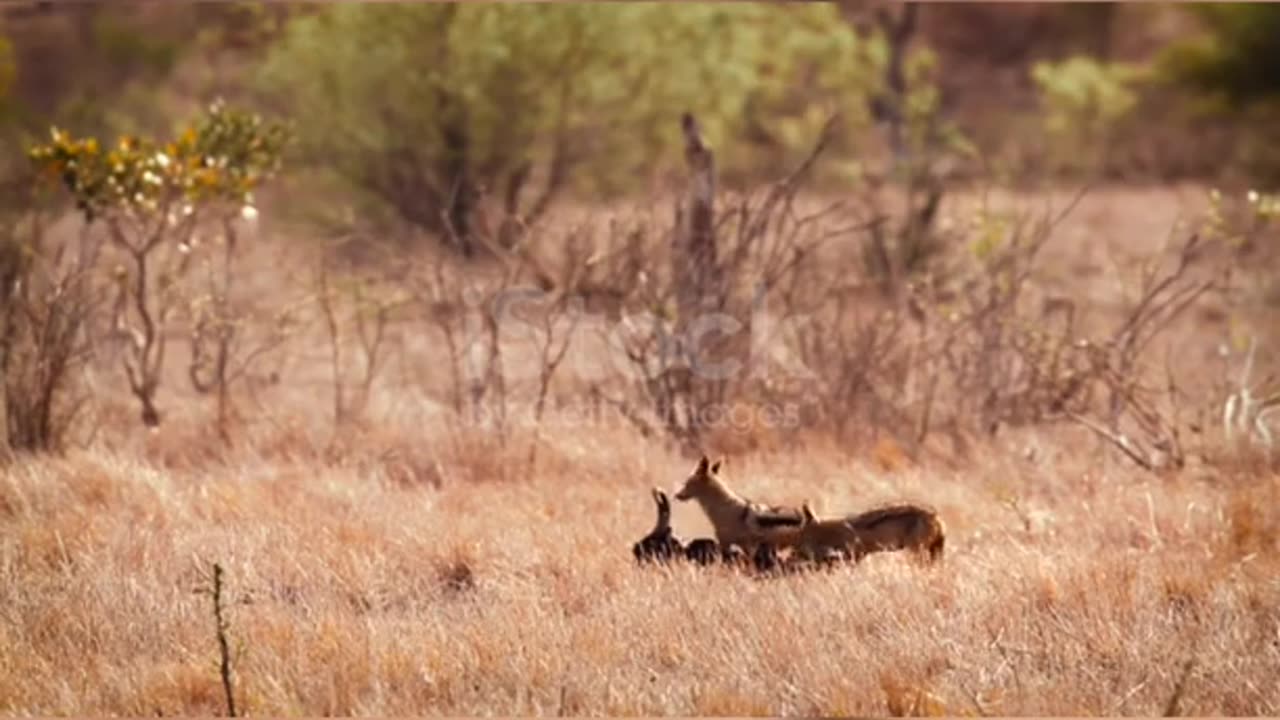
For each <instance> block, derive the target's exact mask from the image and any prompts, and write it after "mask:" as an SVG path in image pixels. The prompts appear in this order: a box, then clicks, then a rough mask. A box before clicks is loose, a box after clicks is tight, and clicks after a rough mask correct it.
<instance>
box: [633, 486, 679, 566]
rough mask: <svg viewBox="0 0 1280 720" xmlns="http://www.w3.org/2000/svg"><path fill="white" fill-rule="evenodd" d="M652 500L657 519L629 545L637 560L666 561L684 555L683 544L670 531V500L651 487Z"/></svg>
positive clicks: (664, 494)
mask: <svg viewBox="0 0 1280 720" xmlns="http://www.w3.org/2000/svg"><path fill="white" fill-rule="evenodd" d="M653 502H654V503H655V504H656V505H657V506H658V519H657V520H656V521H655V522H654V524H653V530H651V531H650V532H649V534H648V535H645V536H644V537H643V538H641V539H640V541H639V542H637V543H636V544H635V545H632V546H631V554H632V555H634V556H635V558H636V561H637V562H641V563H643V562H649V561H658V562H667V561H669V560H672V559H674V558H679V557H683V556H684V544H683V543H681V542H680V538H678V537H676V536H675V533H673V532H672V531H671V500H670V499H669V498H668V497H667V494H666V493H664V492H662V491H661V490H659V489H657V488H654V489H653Z"/></svg>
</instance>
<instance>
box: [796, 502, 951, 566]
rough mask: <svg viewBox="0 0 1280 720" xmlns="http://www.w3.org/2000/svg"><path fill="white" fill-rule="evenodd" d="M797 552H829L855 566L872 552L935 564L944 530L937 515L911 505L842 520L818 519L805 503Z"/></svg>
mask: <svg viewBox="0 0 1280 720" xmlns="http://www.w3.org/2000/svg"><path fill="white" fill-rule="evenodd" d="M801 513H802V514H803V516H804V524H803V525H802V526H801V528H800V539H799V540H798V542H797V550H798V551H799V552H800V553H801V554H803V555H805V556H807V557H811V558H816V557H822V556H824V555H825V554H827V553H830V552H831V551H835V552H838V553H840V554H841V555H843V556H844V557H846V558H849V559H852V560H853V561H854V562H858V561H859V560H861V559H862V558H863V557H864V556H866V555H868V554H870V553H873V552H882V551H890V550H911V551H913V552H914V553H915V554H916V556H917V557H919V558H922V559H925V558H926V556H927V559H928V561H929V562H936V561H937V560H938V559H940V558H941V557H942V551H943V546H944V545H945V544H946V530H945V527H944V526H943V524H942V520H941V519H940V518H939V517H938V514H937V513H936V512H934V511H933V510H930V509H928V508H924V507H920V506H918V505H911V504H905V503H904V504H898V505H888V506H885V507H881V508H876V509H874V510H868V511H867V512H864V513H858V514H854V515H846V516H843V517H831V518H818V517H816V516H815V515H814V513H813V509H812V508H810V507H809V504H808V503H805V504H804V505H803V506H802V507H801Z"/></svg>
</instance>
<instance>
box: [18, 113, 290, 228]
mask: <svg viewBox="0 0 1280 720" xmlns="http://www.w3.org/2000/svg"><path fill="white" fill-rule="evenodd" d="M286 137H287V132H286V130H285V128H284V127H283V126H282V125H279V124H275V123H266V122H264V121H263V120H262V119H261V118H260V117H259V116H257V115H252V114H248V113H244V112H241V111H238V110H232V109H227V108H226V107H224V106H223V105H222V104H221V103H214V104H213V105H211V106H210V107H209V109H208V112H207V113H206V114H205V115H204V116H203V117H201V118H200V119H199V120H198V121H197V122H196V123H194V124H192V125H190V126H189V127H188V128H187V129H185V130H184V131H183V132H182V133H180V134H179V135H178V136H177V137H176V138H174V139H173V140H171V141H169V142H166V143H158V142H155V141H153V140H149V139H146V138H136V137H129V136H125V137H122V138H120V139H119V141H117V143H116V145H115V146H114V147H113V148H110V149H106V148H103V147H102V146H101V145H100V144H99V142H98V140H97V139H96V138H79V139H77V138H73V137H72V136H71V135H70V134H69V133H67V132H66V131H64V130H60V129H58V128H54V129H53V130H52V131H51V140H50V142H48V143H45V144H40V145H36V146H34V147H32V148H31V149H30V151H29V157H30V158H31V161H32V162H33V163H34V165H35V166H36V168H37V170H38V171H40V172H41V173H43V174H45V176H46V177H51V178H56V179H58V180H60V181H61V183H62V184H63V186H64V187H65V188H66V189H67V190H68V191H69V192H70V193H71V195H72V197H73V198H74V199H75V202H76V207H77V208H78V209H80V210H81V212H83V213H84V215H85V218H86V219H87V220H90V221H91V220H93V219H94V218H95V217H96V216H98V215H101V214H103V213H104V212H112V211H116V210H123V211H125V212H127V213H129V214H154V213H157V212H165V213H167V212H170V211H171V210H173V209H174V206H175V205H176V204H177V202H179V201H183V202H185V203H186V206H187V207H190V206H192V205H196V204H205V203H208V202H211V201H228V202H232V203H235V204H237V205H246V204H251V203H252V201H253V190H254V188H255V187H257V186H258V185H259V184H260V183H262V182H263V181H264V180H266V179H268V178H270V177H271V176H272V175H274V174H275V173H276V172H277V171H278V170H279V167H280V158H281V153H282V151H283V148H284V143H285V140H286Z"/></svg>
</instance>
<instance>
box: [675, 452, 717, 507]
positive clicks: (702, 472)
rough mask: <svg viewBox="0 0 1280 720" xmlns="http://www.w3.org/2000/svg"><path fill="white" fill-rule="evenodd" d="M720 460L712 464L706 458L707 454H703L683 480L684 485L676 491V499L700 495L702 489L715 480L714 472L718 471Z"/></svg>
mask: <svg viewBox="0 0 1280 720" xmlns="http://www.w3.org/2000/svg"><path fill="white" fill-rule="evenodd" d="M721 462H722V461H721V460H717V461H715V463H714V464H712V463H711V461H710V460H708V459H707V456H706V455H703V456H702V459H701V460H699V461H698V467H696V468H694V470H693V474H692V475H690V476H689V477H688V478H687V479H686V480H685V481H684V486H683V487H681V488H680V492H677V493H676V499H677V500H679V501H681V502H684V501H685V500H690V499H692V498H696V497H698V496H699V495H701V494H702V493H703V491H704V489H705V488H706V487H707V486H708V485H710V484H711V483H712V482H713V481H714V480H715V477H716V474H717V473H719V472H720V463H721Z"/></svg>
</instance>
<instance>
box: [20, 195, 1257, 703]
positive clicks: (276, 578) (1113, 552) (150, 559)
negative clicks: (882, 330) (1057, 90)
mask: <svg viewBox="0 0 1280 720" xmlns="http://www.w3.org/2000/svg"><path fill="white" fill-rule="evenodd" d="M1141 199H1142V198H1141V197H1137V198H1135V197H1133V196H1132V195H1131V194H1126V195H1123V196H1122V197H1120V198H1119V199H1115V198H1113V199H1112V200H1113V201H1112V202H1111V204H1109V205H1108V204H1105V203H1104V204H1103V205H1102V206H1100V207H1099V206H1093V209H1090V206H1085V208H1084V212H1085V220H1084V225H1083V226H1079V227H1071V226H1068V227H1066V228H1064V230H1063V232H1064V234H1065V235H1066V237H1067V239H1068V241H1069V242H1068V243H1066V244H1065V245H1064V244H1058V245H1056V246H1055V247H1054V252H1055V253H1059V254H1056V255H1052V256H1051V258H1052V261H1051V262H1049V263H1047V265H1046V267H1045V273H1046V274H1047V275H1048V276H1047V277H1042V278H1039V279H1038V282H1041V283H1043V284H1044V285H1047V286H1054V287H1057V288H1060V289H1061V291H1062V292H1066V293H1070V294H1071V295H1072V296H1073V297H1076V298H1078V299H1079V302H1081V304H1082V305H1083V306H1086V307H1085V311H1087V312H1089V313H1091V314H1092V315H1094V316H1098V317H1102V318H1103V319H1106V317H1107V313H1112V312H1115V311H1116V310H1115V308H1116V307H1122V306H1123V305H1124V301H1123V298H1124V297H1125V296H1126V293H1127V292H1128V291H1127V290H1126V288H1125V287H1124V284H1123V282H1122V280H1121V279H1120V275H1119V274H1117V273H1112V272H1111V271H1110V270H1108V269H1107V268H1109V267H1110V263H1111V261H1112V260H1114V259H1115V258H1114V256H1115V254H1117V253H1119V252H1120V250H1119V249H1121V248H1123V249H1125V251H1126V252H1127V251H1132V250H1133V245H1132V244H1133V242H1137V241H1136V240H1134V238H1137V239H1138V240H1141V241H1144V242H1145V241H1147V240H1146V239H1147V238H1149V237H1150V233H1147V232H1146V231H1145V230H1144V228H1145V227H1146V226H1147V225H1148V224H1154V221H1151V220H1150V219H1149V218H1147V217H1146V215H1144V214H1143V213H1135V212H1134V211H1133V208H1134V207H1138V206H1141V207H1145V208H1151V207H1152V205H1151V204H1150V203H1146V204H1143V203H1140V202H1138V201H1139V200H1141ZM1149 199H1150V198H1149V197H1148V200H1149ZM1170 206H1171V207H1174V208H1175V209H1176V207H1178V205H1177V204H1176V203H1172V202H1170ZM1090 212H1092V213H1094V215H1089V213H1090ZM1117 217H1119V219H1121V220H1124V221H1125V222H1127V223H1128V225H1125V224H1123V223H1116V222H1112V221H1113V220H1116V219H1117ZM1091 227H1092V228H1094V229H1095V230H1098V232H1090V228H1091ZM1131 231H1132V232H1131ZM1108 232H1109V233H1113V236H1112V237H1107V236H1106V233H1108ZM1077 239H1079V242H1080V243H1082V244H1080V245H1074V246H1073V245H1072V244H1071V243H1072V242H1076V240H1077ZM1086 240H1087V241H1088V242H1087V243H1086V242H1085V241H1086ZM1095 243H1096V244H1097V245H1098V246H1101V247H1102V248H1104V249H1101V250H1100V249H1096V248H1095V247H1093V245H1092V244H1095ZM302 262H303V261H299V260H297V258H289V257H282V256H273V257H266V256H262V257H257V258H254V259H252V260H251V261H250V262H249V266H250V268H251V271H250V273H249V274H248V275H247V276H246V277H245V278H244V281H245V282H244V283H243V286H244V287H246V288H249V289H251V292H254V293H256V294H258V295H259V296H260V297H261V298H262V299H264V300H265V301H267V302H268V304H269V303H270V302H271V301H272V300H273V299H281V302H282V303H283V302H284V300H283V298H284V297H285V296H291V295H292V294H296V293H298V292H302V290H305V288H303V289H302V290H299V289H298V288H286V287H284V285H285V280H287V279H288V278H291V277H292V278H297V277H303V276H305V275H306V273H305V272H304V271H303V270H305V268H306V267H307V266H306V265H305V264H300V263H302ZM300 268H301V269H300ZM273 293H278V296H279V298H277V296H276V295H275V294H273ZM1198 322H1199V324H1198V325H1194V324H1193V326H1192V327H1188V328H1182V329H1180V330H1178V331H1177V332H1178V333H1181V334H1177V335H1173V337H1172V339H1171V340H1170V342H1171V343H1174V344H1181V347H1182V352H1181V353H1180V355H1179V358H1178V359H1180V360H1181V361H1183V362H1184V363H1185V364H1191V365H1195V366H1197V367H1198V368H1199V370H1200V371H1201V372H1202V373H1203V374H1204V376H1205V377H1209V376H1212V375H1213V373H1214V372H1215V370H1214V368H1213V367H1211V366H1210V365H1209V364H1208V363H1209V361H1208V360H1206V359H1205V358H1209V357H1212V356H1213V354H1214V350H1213V348H1212V347H1211V346H1210V345H1209V341H1208V339H1209V338H1213V337H1216V336H1217V334H1218V333H1219V330H1220V327H1219V325H1221V323H1222V321H1221V319H1220V318H1219V319H1202V320H1201V321H1198ZM1213 323H1218V325H1214V324H1213ZM425 326H426V325H425V324H423V323H420V324H418V325H409V326H407V329H403V330H401V331H398V332H397V333H394V334H393V336H392V337H391V338H390V339H389V340H388V343H389V347H390V348H391V349H390V350H388V353H389V354H390V355H391V356H393V359H390V360H388V362H387V364H386V365H385V366H384V368H383V370H382V372H381V375H379V377H378V379H377V381H376V382H375V383H373V384H371V386H370V392H369V397H368V399H367V403H366V404H365V407H364V410H365V412H364V413H363V415H362V417H360V418H355V419H350V420H347V421H344V423H343V424H341V425H339V426H337V427H336V428H335V426H334V422H333V415H334V411H333V403H332V397H331V390H332V386H333V379H332V372H331V370H332V368H331V367H330V366H329V364H328V362H329V361H328V357H329V347H328V346H327V345H326V344H325V342H324V340H323V338H324V335H323V332H322V329H320V328H319V327H318V326H316V325H312V326H307V327H306V328H304V329H303V330H302V331H300V335H299V336H298V337H296V338H295V339H294V340H293V341H292V344H290V345H289V346H287V347H286V348H285V349H283V350H281V351H280V352H279V353H277V354H275V355H273V356H272V357H271V358H270V360H269V361H264V363H263V368H262V371H261V372H262V375H263V376H267V375H272V376H274V377H275V378H277V379H276V380H272V381H267V380H264V379H261V378H255V380H254V382H255V383H257V384H255V385H252V387H251V389H249V390H247V391H246V392H245V393H244V395H243V396H242V397H239V398H238V400H237V406H238V410H239V412H238V414H237V416H236V417H237V420H236V425H235V427H234V428H233V432H232V433H231V434H230V436H231V441H230V442H229V443H227V442H224V441H223V440H222V439H220V438H219V437H217V434H216V433H214V432H212V431H211V430H210V426H211V423H212V418H213V408H212V407H211V405H210V403H209V401H208V400H207V399H206V398H202V397H201V396H199V395H197V394H195V393H194V392H192V391H190V390H187V389H184V386H183V372H184V370H185V363H184V360H185V358H183V356H182V355H181V352H180V347H179V346H175V348H177V349H175V355H174V356H173V357H172V358H171V368H172V370H171V372H172V377H171V378H169V379H168V380H167V381H166V384H165V386H164V402H165V405H166V408H167V409H168V411H167V413H166V421H165V424H164V425H163V426H162V427H160V428H159V429H157V430H155V431H154V432H142V431H140V429H139V428H138V427H137V415H136V411H135V409H134V408H133V406H132V405H131V404H130V398H129V397H128V395H127V390H122V389H121V388H120V386H119V378H118V377H117V375H116V374H115V373H116V372H117V368H116V367H115V366H114V365H107V366H105V367H104V368H94V369H91V371H90V373H89V376H88V381H89V385H90V386H91V387H92V388H93V389H94V392H95V397H94V399H93V410H92V413H90V414H91V416H92V417H93V419H94V421H95V422H96V423H97V424H98V426H99V432H98V433H96V434H95V435H93V436H91V437H93V440H92V441H91V442H90V443H89V444H88V446H87V447H85V448H82V449H79V450H75V451H73V452H71V453H70V454H68V455H66V456H65V457H62V458H53V457H23V458H18V459H16V460H15V461H13V462H12V463H10V464H8V465H6V466H5V467H4V469H3V471H0V712H3V713H5V714H11V715H27V714H48V715H61V714H133V715H143V714H148V715H149V714H220V713H222V712H224V711H225V705H224V699H223V695H222V686H221V679H220V677H219V668H218V661H219V651H218V643H217V638H216V627H215V620H214V617H213V612H212V605H211V603H210V600H209V598H208V596H207V594H206V593H205V589H206V588H207V585H208V583H209V577H208V575H209V572H210V571H211V568H212V565H213V563H215V562H217V563H219V564H221V565H222V567H223V568H224V569H225V571H226V576H225V578H224V579H225V583H226V588H225V597H224V601H226V602H227V608H228V620H229V639H230V641H231V651H232V652H231V655H232V669H233V672H234V677H233V681H234V687H235V693H236V704H237V707H238V708H239V709H242V710H243V711H245V712H247V713H249V714H255V715H262V714H311V715H318V714H393V713H394V714H426V713H431V714H450V715H477V714H596V715H622V714H632V715H637V714H644V715H750V714H787V715H792V714H803V715H870V714H939V713H947V714H984V715H985V714H1020V715H1032V714H1057V715H1068V714H1141V715H1151V714H1157V713H1165V712H1177V713H1183V714H1200V715H1217V714H1230V715H1256V714H1273V715H1274V714H1277V713H1280V690H1278V689H1277V686H1276V683H1275V681H1274V679H1275V677H1277V676H1278V675H1280V582H1278V581H1277V579H1276V578H1277V577H1280V562H1277V560H1276V556H1277V550H1280V548H1278V547H1277V538H1278V537H1280V475H1277V474H1276V472H1275V471H1274V470H1273V469H1268V467H1267V466H1266V464H1265V463H1261V462H1252V463H1249V462H1231V463H1228V462H1227V461H1226V460H1225V459H1224V458H1225V457H1226V456H1225V455H1222V454H1218V455H1211V456H1208V457H1209V460H1208V461H1200V462H1196V463H1194V464H1192V465H1189V466H1188V467H1187V468H1185V469H1182V470H1180V471H1177V472H1169V473H1165V474H1164V475H1157V474H1153V473H1147V472H1143V471H1140V470H1137V469H1135V468H1134V466H1133V465H1131V464H1128V463H1127V461H1126V460H1125V459H1123V458H1122V457H1120V456H1119V455H1118V454H1116V453H1114V452H1111V451H1110V450H1108V448H1107V446H1105V445H1104V444H1102V443H1101V441H1100V440H1099V439H1098V438H1097V437H1094V436H1093V435H1091V434H1089V433H1088V431H1087V430H1086V429H1084V428H1081V427H1077V426H1071V425H1061V424H1059V425H1055V424H1047V425H1042V426H1039V427H1035V428H1026V427H1024V428H1019V427H1008V428H1005V429H1002V430H1001V432H999V433H998V434H996V435H995V436H994V437H985V438H975V439H974V440H973V442H972V443H971V445H970V447H969V449H968V452H967V454H966V456H965V457H946V455H945V453H943V454H939V455H932V454H927V453H920V454H913V453H910V452H906V451H904V449H903V448H902V447H900V446H898V445H897V444H895V443H894V442H893V441H892V440H890V439H888V437H887V436H880V437H878V438H877V439H876V440H875V441H874V442H872V443H869V444H861V445H852V444H848V443H846V442H840V441H837V440H834V439H832V437H831V435H829V434H822V433H819V432H816V431H814V432H809V431H802V432H798V433H777V432H773V430H772V429H771V428H770V427H768V426H767V423H766V424H765V426H760V425H757V424H751V423H747V424H744V425H742V426H740V427H737V428H732V429H728V430H726V429H723V428H722V429H720V430H719V431H718V432H716V433H713V434H712V435H711V436H710V437H709V440H708V443H709V445H710V447H708V448H707V449H708V451H710V452H725V453H726V454H728V459H727V465H726V469H725V473H726V475H727V476H728V478H729V479H730V481H731V482H733V483H734V484H735V486H736V487H737V488H738V489H739V490H741V491H742V492H744V493H746V494H748V495H750V496H752V497H756V498H761V499H767V500H768V501H770V502H800V501H805V500H807V501H809V502H811V503H812V504H813V506H814V507H815V509H817V510H818V511H820V512H839V511H852V510H855V509H861V508H864V507H866V506H869V505H873V504H876V503H879V502H882V501H888V500H915V501H922V502H927V503H929V504H930V505H933V506H934V507H936V508H938V510H939V511H940V513H941V515H942V517H943V519H944V521H945V523H946V526H947V532H948V539H947V552H946V557H945V559H944V561H943V563H942V564H941V565H940V566H939V567H936V568H933V569H926V568H921V567H917V566H915V565H914V564H912V563H910V562H909V561H908V559H907V558H904V557H900V556H898V555H893V554H885V555H876V556H872V557H871V558H869V559H868V560H866V561H864V563H863V564H862V565H861V566H859V567H857V568H845V569H840V570H837V571H834V572H831V573H820V574H813V575H806V576H795V577H786V578H773V579H761V578H755V577H751V576H749V575H744V574H738V573H735V572H732V571H730V570H727V569H724V568H713V569H709V570H695V569H693V568H689V567H675V568H671V569H660V568H652V567H649V568H641V567H638V566H636V564H635V563H634V562H633V559H632V556H631V553H630V545H631V543H632V542H634V541H635V540H636V539H638V538H639V537H640V536H641V535H642V534H643V533H644V532H646V531H647V530H648V529H649V527H650V526H651V524H652V520H653V517H652V512H653V510H652V503H651V500H650V498H649V494H648V489H649V488H650V487H651V486H654V485H657V486H660V487H667V488H671V487H672V486H674V485H676V484H677V483H678V482H680V481H681V480H683V479H684V477H685V476H686V475H687V473H688V472H689V471H690V470H691V469H692V467H693V465H694V461H693V460H692V459H690V458H688V457H686V456H683V455H681V454H680V453H679V452H678V451H676V450H675V449H673V446H672V445H671V444H669V443H666V442H664V441H662V440H661V439H660V438H659V437H653V438H644V437H641V436H640V435H639V434H638V433H637V432H636V430H635V428H634V427H633V426H632V425H631V424H629V423H628V422H627V421H626V420H624V419H622V418H619V417H616V416H612V415H610V414H609V413H607V412H604V413H596V414H590V413H588V414H580V413H574V412H572V410H573V408H562V407H561V406H560V405H559V404H558V403H559V402H560V401H561V400H562V399H564V398H566V397H572V395H573V392H579V391H581V388H580V387H566V384H568V385H572V384H573V383H578V382H581V381H580V379H578V378H576V377H575V372H577V371H576V370H574V369H573V367H574V365H573V363H574V362H576V361H577V360H578V359H580V358H577V357H576V356H575V357H574V358H572V359H571V360H570V361H569V362H568V364H567V365H566V367H567V368H568V369H567V370H565V371H564V372H563V373H562V375H561V376H558V380H557V383H558V384H557V386H556V387H555V388H554V389H553V390H552V393H551V402H550V409H549V410H548V411H547V414H546V417H545V418H544V422H542V423H541V424H536V425H535V424H530V423H527V422H524V421H523V420H520V419H517V420H514V421H513V422H512V423H511V424H510V425H509V427H507V430H506V435H505V436H504V437H503V438H501V439H500V438H498V437H497V436H495V434H494V433H493V432H492V431H491V430H487V429H485V428H483V427H477V426H473V425H470V424H468V423H467V422H466V421H465V420H463V419H460V418H459V417H458V416H457V415H455V414H454V413H453V410H452V409H451V408H450V407H449V403H448V402H447V401H446V400H445V399H444V398H447V396H448V393H447V392H446V390H447V388H448V385H449V380H448V379H447V374H448V373H447V370H446V368H447V366H448V363H447V358H446V357H444V356H442V355H441V352H442V351H441V349H440V347H439V345H432V344H431V343H430V342H427V341H426V340H424V339H423V338H422V337H421V336H420V335H419V332H418V329H420V328H422V327H425ZM308 333H310V334H308ZM345 337H347V338H348V340H346V342H349V343H352V345H349V346H348V347H347V351H348V353H349V354H348V357H356V358H358V357H359V354H358V352H357V349H356V347H355V345H354V343H355V342H356V341H355V340H354V339H351V338H352V336H351V335H350V334H348V335H346V336H345ZM1193 341H1194V342H1193ZM588 347H590V346H588ZM1187 348H1195V350H1194V352H1193V351H1191V350H1188V349H1187ZM406 357H407V358H410V359H411V360H412V362H410V361H405V360H404V358H406ZM396 358H399V359H396ZM587 359H588V360H590V359H591V358H587ZM357 370H358V364H357ZM523 377H525V378H526V382H525V385H523V386H521V385H518V384H516V383H512V385H511V387H510V388H509V390H510V393H511V396H512V397H513V398H516V399H515V400H513V403H515V402H522V401H521V400H519V399H518V398H519V397H521V393H523V394H524V395H525V396H530V393H529V390H530V388H532V387H534V385H533V382H534V380H536V378H535V377H534V375H533V374H529V373H526V374H525V375H524V376H523ZM113 378H114V381H113ZM570 391H573V392H570ZM527 399H528V397H525V400H527ZM751 417H755V416H751ZM534 448H536V452H535V451H534ZM674 523H675V526H676V530H677V532H678V533H680V534H681V535H682V536H686V537H692V536H697V535H702V534H708V533H709V527H708V525H707V523H706V521H705V519H704V518H702V517H701V516H700V514H699V512H698V511H697V509H696V508H694V507H691V506H688V505H684V504H677V507H676V508H675V518H674Z"/></svg>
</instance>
